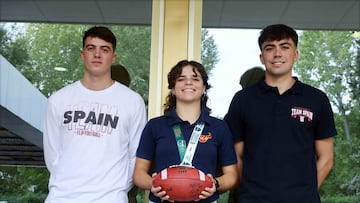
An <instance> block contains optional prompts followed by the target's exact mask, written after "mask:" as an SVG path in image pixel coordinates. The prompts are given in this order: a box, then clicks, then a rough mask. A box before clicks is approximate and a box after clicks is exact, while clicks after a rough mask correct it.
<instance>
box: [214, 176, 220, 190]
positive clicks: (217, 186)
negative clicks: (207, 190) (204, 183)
mask: <svg viewBox="0 0 360 203" xmlns="http://www.w3.org/2000/svg"><path fill="white" fill-rule="evenodd" d="M214 183H215V188H216V190H217V189H218V188H219V187H220V185H219V181H218V180H217V179H216V178H214Z"/></svg>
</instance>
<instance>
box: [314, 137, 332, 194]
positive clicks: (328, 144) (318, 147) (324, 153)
mask: <svg viewBox="0 0 360 203" xmlns="http://www.w3.org/2000/svg"><path fill="white" fill-rule="evenodd" d="M315 153H316V156H317V161H316V168H317V179H318V188H320V186H321V184H322V183H323V182H324V180H325V178H326V177H327V176H328V174H329V173H330V171H331V169H332V167H333V163H334V139H333V138H332V137H330V138H325V139H320V140H316V141H315Z"/></svg>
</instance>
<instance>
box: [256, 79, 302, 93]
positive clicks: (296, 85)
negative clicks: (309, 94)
mask: <svg viewBox="0 0 360 203" xmlns="http://www.w3.org/2000/svg"><path fill="white" fill-rule="evenodd" d="M293 78H294V80H295V83H294V85H293V86H292V87H291V88H290V89H289V90H287V91H286V92H287V94H294V95H295V94H301V92H302V90H303V88H304V83H302V82H300V81H299V79H298V78H297V77H293ZM258 87H259V88H260V91H261V92H262V93H266V92H269V91H273V89H274V87H271V86H269V85H268V84H266V83H265V80H262V81H260V82H259V83H258Z"/></svg>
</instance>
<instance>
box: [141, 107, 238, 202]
mask: <svg viewBox="0 0 360 203" xmlns="http://www.w3.org/2000/svg"><path fill="white" fill-rule="evenodd" d="M200 122H204V123H205V127H204V129H203V131H202V133H201V136H200V138H199V142H198V145H197V148H196V151H195V154H194V158H193V162H192V164H193V166H194V167H195V168H197V169H200V170H201V171H203V172H204V173H205V174H208V173H210V174H212V175H213V176H214V177H215V173H216V169H217V166H218V165H220V166H227V165H231V164H236V162H237V160H236V154H235V150H234V144H233V141H232V135H231V133H230V129H229V128H228V126H227V124H226V123H225V122H224V121H223V120H220V119H217V118H214V117H211V116H210V115H209V112H208V110H206V109H203V110H202V112H201V115H200V117H199V119H198V120H197V121H196V122H195V123H194V124H191V125H190V123H189V122H188V121H183V120H181V119H180V118H179V117H178V116H177V114H176V111H175V110H172V111H171V112H169V113H168V114H166V115H164V116H160V117H157V118H153V119H151V120H149V122H148V123H147V124H146V126H145V128H144V130H143V133H142V136H141V139H140V143H139V147H138V150H137V153H136V156H137V157H139V158H143V159H147V160H150V161H153V163H154V166H155V171H156V172H157V173H159V172H160V171H161V170H163V169H165V168H167V167H169V166H172V165H178V164H180V163H181V160H180V155H179V151H178V147H177V144H176V138H175V134H174V132H173V128H172V127H173V125H175V124H179V125H180V128H181V131H182V134H183V136H184V139H185V141H186V143H187V144H188V143H189V140H190V137H191V134H192V131H193V129H194V127H195V126H196V124H198V123H200ZM218 198H219V194H217V193H215V195H213V196H211V197H209V198H207V199H205V200H201V201H198V202H199V203H205V202H213V201H215V200H216V199H218ZM150 200H151V201H154V202H160V199H158V198H156V197H155V196H153V195H152V193H150Z"/></svg>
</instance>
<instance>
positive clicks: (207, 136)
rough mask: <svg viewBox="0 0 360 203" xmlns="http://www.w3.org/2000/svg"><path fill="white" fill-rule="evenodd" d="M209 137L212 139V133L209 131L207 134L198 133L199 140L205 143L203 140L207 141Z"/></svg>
mask: <svg viewBox="0 0 360 203" xmlns="http://www.w3.org/2000/svg"><path fill="white" fill-rule="evenodd" d="M209 139H212V134H211V132H209V134H207V135H200V137H199V142H201V143H205V142H207V141H208V140H209Z"/></svg>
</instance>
